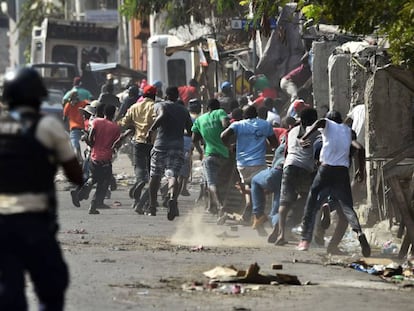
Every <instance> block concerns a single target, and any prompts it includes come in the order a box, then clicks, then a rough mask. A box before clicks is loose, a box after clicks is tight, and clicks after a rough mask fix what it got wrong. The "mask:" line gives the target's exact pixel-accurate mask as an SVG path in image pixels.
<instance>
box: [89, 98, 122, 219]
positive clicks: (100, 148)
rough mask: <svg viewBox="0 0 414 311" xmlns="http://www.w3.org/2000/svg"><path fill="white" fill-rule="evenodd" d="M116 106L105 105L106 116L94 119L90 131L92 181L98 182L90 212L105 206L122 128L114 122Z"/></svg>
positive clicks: (96, 211) (92, 212) (94, 212)
mask: <svg viewBox="0 0 414 311" xmlns="http://www.w3.org/2000/svg"><path fill="white" fill-rule="evenodd" d="M115 110H116V108H115V106H113V105H107V106H106V107H105V116H104V118H96V119H94V120H93V121H92V126H91V131H90V133H89V143H90V145H91V146H92V150H91V167H90V170H91V174H92V182H93V183H96V191H95V194H94V196H93V199H92V201H91V205H90V207H89V214H99V211H98V210H97V208H100V207H102V206H104V199H105V194H106V191H107V190H108V187H109V183H110V180H111V177H112V151H113V145H114V143H115V142H116V141H117V140H118V139H119V136H120V134H121V130H120V128H119V126H118V125H117V124H116V123H115V122H113V121H112V120H113V118H114V115H115Z"/></svg>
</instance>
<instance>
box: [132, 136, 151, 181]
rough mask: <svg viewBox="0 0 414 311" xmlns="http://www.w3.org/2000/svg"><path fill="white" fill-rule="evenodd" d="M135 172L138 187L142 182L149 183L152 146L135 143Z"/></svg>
mask: <svg viewBox="0 0 414 311" xmlns="http://www.w3.org/2000/svg"><path fill="white" fill-rule="evenodd" d="M133 146H134V149H133V154H134V172H135V182H136V185H137V184H139V183H140V182H142V181H143V182H146V183H147V182H148V180H149V171H150V153H151V149H152V145H150V144H144V143H133Z"/></svg>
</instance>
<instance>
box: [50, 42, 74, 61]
mask: <svg viewBox="0 0 414 311" xmlns="http://www.w3.org/2000/svg"><path fill="white" fill-rule="evenodd" d="M52 62H64V63H71V64H75V65H76V64H78V50H77V48H76V47H75V46H73V45H55V46H54V47H53V49H52Z"/></svg>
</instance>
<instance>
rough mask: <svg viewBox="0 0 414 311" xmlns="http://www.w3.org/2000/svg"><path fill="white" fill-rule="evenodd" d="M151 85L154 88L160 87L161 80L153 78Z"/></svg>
mask: <svg viewBox="0 0 414 311" xmlns="http://www.w3.org/2000/svg"><path fill="white" fill-rule="evenodd" d="M152 85H153V86H155V87H156V88H162V82H161V81H160V80H155V81H154V82H152Z"/></svg>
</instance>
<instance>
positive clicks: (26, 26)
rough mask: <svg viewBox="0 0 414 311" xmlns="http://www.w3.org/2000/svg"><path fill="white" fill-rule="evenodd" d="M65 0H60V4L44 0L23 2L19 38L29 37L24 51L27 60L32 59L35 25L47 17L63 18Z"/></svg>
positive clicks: (38, 24) (18, 23) (18, 25)
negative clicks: (31, 50) (32, 38)
mask: <svg viewBox="0 0 414 311" xmlns="http://www.w3.org/2000/svg"><path fill="white" fill-rule="evenodd" d="M63 1H64V0H60V5H56V4H55V3H53V2H49V1H47V2H46V1H43V0H33V1H26V2H24V3H23V5H22V8H21V16H20V18H19V21H18V22H17V28H18V29H19V40H21V39H29V45H28V46H27V47H26V49H25V51H24V57H25V59H26V61H29V59H30V47H31V43H30V42H31V41H30V39H31V37H32V30H33V27H34V26H40V24H41V23H42V21H43V20H44V19H45V17H51V18H57V19H59V18H63V16H64V10H63Z"/></svg>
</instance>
